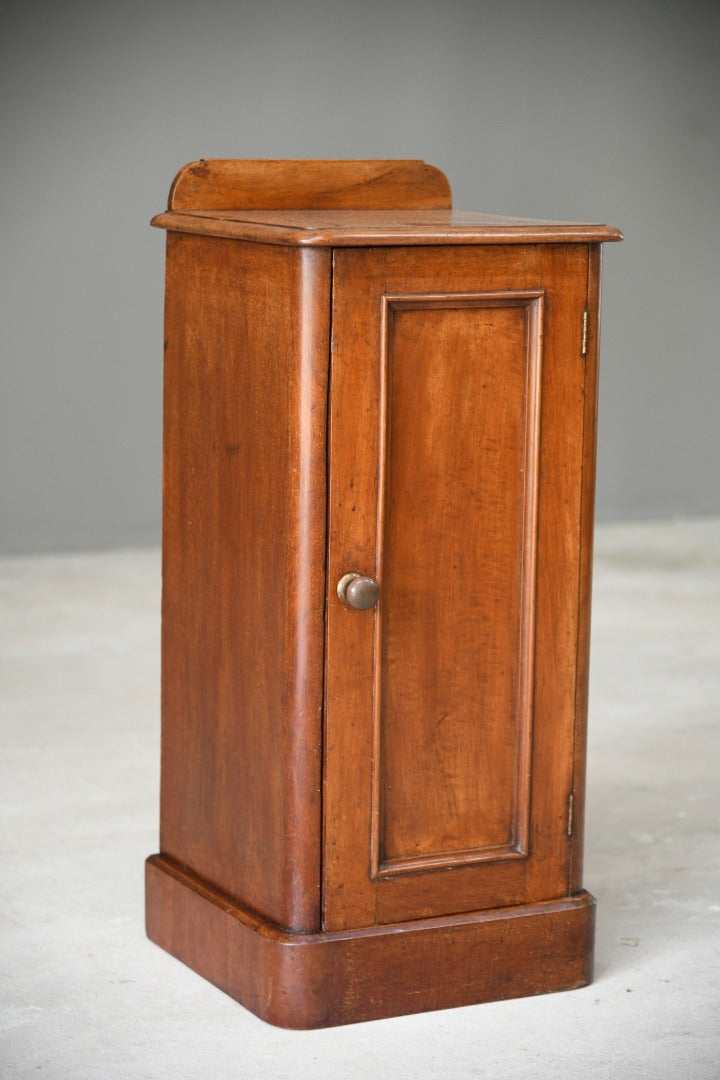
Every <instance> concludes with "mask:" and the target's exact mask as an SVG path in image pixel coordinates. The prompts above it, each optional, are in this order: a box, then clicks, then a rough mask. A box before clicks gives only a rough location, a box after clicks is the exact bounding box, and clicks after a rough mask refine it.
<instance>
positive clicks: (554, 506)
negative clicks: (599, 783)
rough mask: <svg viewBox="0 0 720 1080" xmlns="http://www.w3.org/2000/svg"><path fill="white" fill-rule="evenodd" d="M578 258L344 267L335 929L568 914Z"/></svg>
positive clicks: (447, 255) (418, 259)
mask: <svg viewBox="0 0 720 1080" xmlns="http://www.w3.org/2000/svg"><path fill="white" fill-rule="evenodd" d="M588 256H589V251H588V247H587V246H585V245H560V244H558V245H554V244H545V245H536V246H515V245H507V246H500V245H498V246H492V247H474V248H473V247H456V248H442V247H440V248H434V249H429V248H414V249H413V248H386V249H379V248H375V249H358V250H347V249H344V250H340V251H337V252H335V257H334V287H333V297H334V299H333V314H332V326H333V329H332V361H331V391H330V421H329V423H330V428H329V523H328V524H329V529H328V597H327V666H326V732H325V774H324V775H325V792H324V822H325V824H324V859H323V878H324V882H323V887H324V899H323V905H324V925H325V927H326V928H327V929H344V928H352V927H361V926H370V925H374V924H377V923H387V922H395V921H402V920H406V919H413V918H421V917H427V916H433V915H444V914H451V913H457V912H463V911H474V910H482V909H487V908H493V907H502V906H506V905H512V904H520V903H526V902H532V901H536V900H543V899H551V898H554V897H559V896H563V895H566V894H567V892H568V891H569V888H568V873H569V853H570V841H569V833H570V831H571V829H570V828H569V825H568V807H569V802H570V801H571V800H570V796H571V792H572V787H573V748H574V741H575V738H576V734H577V733H576V732H575V730H574V727H575V697H576V675H577V651H578V635H579V633H580V632H581V631H582V626H581V621H580V622H579V618H578V591H579V584H580V582H579V578H580V564H581V547H582V545H583V539H582V538H583V536H584V537H586V542H587V540H589V534H588V532H587V530H586V529H583V527H582V523H581V501H582V500H581V493H582V472H583V426H584V425H583V417H584V415H585V414H586V409H585V398H584V395H585V392H586V387H585V378H586V372H585V361H584V359H583V355H582V353H583V351H584V349H583V346H582V340H583V311H584V310H585V308H586V305H587V302H588V295H587V283H588V266H589V263H588ZM589 389H590V392H591V391H592V388H589ZM587 438H588V439H589V438H592V432H588V434H587ZM352 571H355V572H358V573H360V574H364V575H369V576H372V577H374V578H376V580H377V582H378V584H379V589H380V593H379V600H378V603H377V605H376V606H375V607H374V608H371V609H369V610H364V611H357V610H352V609H351V608H349V607H346V606H344V605H343V604H342V603H341V602H340V600H339V599H338V595H337V592H336V587H337V583H338V581H339V580H340V578H342V576H343V575H344V574H346V573H349V572H352Z"/></svg>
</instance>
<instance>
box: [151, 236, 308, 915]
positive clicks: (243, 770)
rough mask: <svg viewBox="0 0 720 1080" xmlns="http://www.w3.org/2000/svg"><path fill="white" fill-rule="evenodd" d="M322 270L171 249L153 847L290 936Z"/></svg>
mask: <svg viewBox="0 0 720 1080" xmlns="http://www.w3.org/2000/svg"><path fill="white" fill-rule="evenodd" d="M318 255H319V258H318V257H317V256H318ZM328 258H329V257H328V256H327V254H326V253H322V252H319V253H315V252H307V253H305V252H301V251H298V250H297V249H293V248H280V247H269V246H264V245H260V244H245V243H241V242H239V241H234V240H218V239H211V238H206V237H194V236H184V235H176V234H170V235H169V236H168V269H167V294H166V342H165V350H166V357H165V417H164V423H165V430H164V472H163V489H164V491H163V636H162V667H163V677H162V711H163V736H162V790H161V835H160V841H161V849H162V851H163V852H164V853H165V854H167V855H169V856H171V857H172V858H173V859H175V860H177V861H178V862H179V863H181V864H182V865H186V866H189V867H190V868H192V870H193V871H194V872H195V873H196V874H198V875H199V876H200V877H202V878H204V879H206V880H207V881H209V882H211V883H212V884H214V885H215V886H216V887H217V888H218V889H220V890H222V891H223V892H225V893H227V894H229V895H230V896H232V897H234V898H236V899H238V900H239V901H240V902H241V903H243V904H244V905H246V906H248V907H250V908H252V909H254V910H256V911H257V912H259V913H260V914H262V915H263V916H265V917H266V918H267V919H270V920H272V921H273V922H276V923H278V924H279V925H282V926H286V927H288V928H291V929H295V930H308V929H312V928H314V927H316V926H317V925H318V921H319V914H318V912H319V873H320V851H319V834H320V794H319V789H320V749H321V717H322V649H323V620H324V543H325V433H324V415H325V395H326V379H327V347H328V322H327V320H328V314H327V313H328V308H329V263H328Z"/></svg>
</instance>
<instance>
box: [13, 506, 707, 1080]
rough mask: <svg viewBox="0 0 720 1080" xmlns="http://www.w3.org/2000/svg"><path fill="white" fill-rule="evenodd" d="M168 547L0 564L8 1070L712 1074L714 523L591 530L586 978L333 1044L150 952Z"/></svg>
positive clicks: (366, 1076)
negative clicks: (280, 1022) (592, 955)
mask: <svg viewBox="0 0 720 1080" xmlns="http://www.w3.org/2000/svg"><path fill="white" fill-rule="evenodd" d="M159 571H160V567H159V555H158V552H157V551H118V552H111V553H106V554H99V555H72V556H67V555H63V556H43V557H33V558H18V559H5V560H2V561H0V590H1V591H0V650H1V661H2V672H1V674H0V679H1V683H0V686H1V694H2V740H1V748H0V753H1V755H2V758H1V760H2V776H1V777H0V790H1V791H2V796H1V799H0V801H1V803H2V835H1V839H0V844H1V851H2V877H1V880H0V893H1V895H0V905H1V906H0V920H1V921H0V935H1V937H0V995H1V996H0V1009H1V1015H0V1076H2V1077H3V1078H8V1080H24V1078H29V1077H48V1078H53V1080H60V1078H62V1080H85V1078H102V1080H113V1078H122V1080H135V1078H141V1077H143V1078H145V1077H147V1078H152V1080H162V1078H165V1077H181V1078H194V1077H198V1078H199V1077H203V1078H214V1077H218V1078H220V1077H222V1078H223V1080H232V1078H234V1077H243V1078H245V1077H247V1078H252V1080H262V1078H264V1077H272V1078H273V1080H285V1078H288V1080H289V1078H292V1080H298V1078H303V1077H312V1078H313V1080H336V1078H342V1080H345V1078H352V1077H362V1078H363V1080H370V1078H372V1080H376V1078H378V1080H385V1078H387V1080H391V1078H392V1080H405V1078H407V1080H410V1078H412V1080H417V1078H421V1077H442V1078H456V1077H457V1078H460V1077H463V1078H464V1077H467V1078H474V1077H482V1078H488V1080H526V1078H528V1080H529V1078H532V1080H544V1078H546V1077H547V1078H549V1077H553V1080H557V1078H562V1077H569V1076H582V1077H584V1078H589V1080H606V1078H607V1080H631V1078H632V1080H645V1078H647V1080H669V1078H678V1080H718V1077H720V869H719V868H720V846H719V843H718V825H719V823H720V778H719V777H718V761H720V521H716V520H713V521H696V522H691V523H676V524H661V525H657V524H652V525H641V526H611V527H605V528H601V529H599V530H598V538H597V559H596V571H595V599H594V617H593V662H592V680H591V714H590V717H591V729H590V731H591V734H590V765H589V792H588V803H589V805H588V821H587V843H586V851H587V854H586V873H585V880H586V884H587V887H588V888H589V889H590V890H591V892H593V893H594V894H595V895H596V897H597V899H598V936H597V952H596V980H595V982H594V983H593V984H592V985H591V986H589V987H587V988H585V989H582V990H576V991H573V992H572V993H567V994H555V995H548V996H545V997H540V998H533V999H525V1000H518V1001H510V1002H503V1003H500V1004H496V1005H483V1006H478V1007H472V1008H465V1009H458V1010H454V1011H447V1012H440V1013H433V1014H426V1015H422V1016H413V1017H402V1018H399V1019H393V1020H383V1021H378V1022H375V1023H368V1024H360V1025H356V1026H354V1027H348V1028H337V1029H332V1030H328V1031H320V1032H288V1031H280V1030H276V1029H274V1028H271V1027H268V1026H266V1025H265V1024H263V1023H261V1022H260V1021H259V1020H256V1019H255V1017H253V1016H252V1015H250V1014H249V1013H247V1012H245V1011H244V1010H243V1009H242V1008H241V1007H240V1006H238V1005H236V1004H235V1003H234V1002H232V1001H231V1000H230V999H229V998H227V997H225V996H224V995H223V994H221V993H220V992H219V991H218V990H215V989H214V988H213V987H212V986H210V985H208V984H207V983H205V982H204V981H203V980H202V979H200V978H199V977H198V976H196V975H195V974H193V973H192V972H191V971H189V970H187V969H186V968H184V967H183V966H182V965H180V964H179V963H177V962H176V961H174V960H173V959H172V958H171V957H169V956H167V955H165V954H164V953H163V952H162V951H161V950H159V949H157V948H156V947H155V946H153V945H152V944H150V943H149V942H148V941H147V940H146V939H145V937H144V932H143V895H142V872H143V860H144V857H145V856H146V855H147V854H149V853H151V852H154V851H155V850H156V849H157V787H158V744H159V660H158V652H159V615H158V611H159V588H160V573H159Z"/></svg>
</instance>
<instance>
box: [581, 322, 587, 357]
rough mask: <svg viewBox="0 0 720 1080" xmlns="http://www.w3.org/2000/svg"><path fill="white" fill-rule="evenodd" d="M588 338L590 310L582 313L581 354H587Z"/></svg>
mask: <svg viewBox="0 0 720 1080" xmlns="http://www.w3.org/2000/svg"><path fill="white" fill-rule="evenodd" d="M587 338H588V312H587V311H583V313H582V344H581V345H580V355H581V356H587Z"/></svg>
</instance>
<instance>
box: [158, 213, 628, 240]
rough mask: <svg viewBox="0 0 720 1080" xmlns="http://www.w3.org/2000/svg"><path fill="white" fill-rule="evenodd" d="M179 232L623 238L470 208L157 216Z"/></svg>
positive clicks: (263, 236)
mask: <svg viewBox="0 0 720 1080" xmlns="http://www.w3.org/2000/svg"><path fill="white" fill-rule="evenodd" d="M152 224H153V225H155V226H157V227H158V228H161V229H169V230H171V231H175V232H188V233H200V234H203V235H207V236H226V237H233V238H234V239H236V240H253V241H256V242H259V243H264V244H291V245H293V246H296V245H300V246H308V247H368V246H369V245H372V246H374V247H378V246H383V247H384V246H386V245H387V246H397V245H407V244H411V245H413V246H415V245H428V244H429V245H438V244H473V245H475V244H528V243H530V244H541V243H543V244H569V243H584V244H587V243H593V242H594V243H600V242H605V241H613V240H621V239H622V233H620V231H619V230H618V229H615V228H612V227H611V226H609V225H592V224H584V223H575V222H565V221H538V220H536V219H533V218H514V217H500V216H497V215H493V214H478V213H473V212H471V211H467V210H424V211H416V212H412V211H407V210H388V211H382V210H375V211H363V210H342V211H326V210H324V211H319V210H286V211H282V210H274V211H271V210H256V211H252V210H193V211H169V212H167V213H163V214H158V215H157V216H156V217H154V218H153V219H152Z"/></svg>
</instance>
